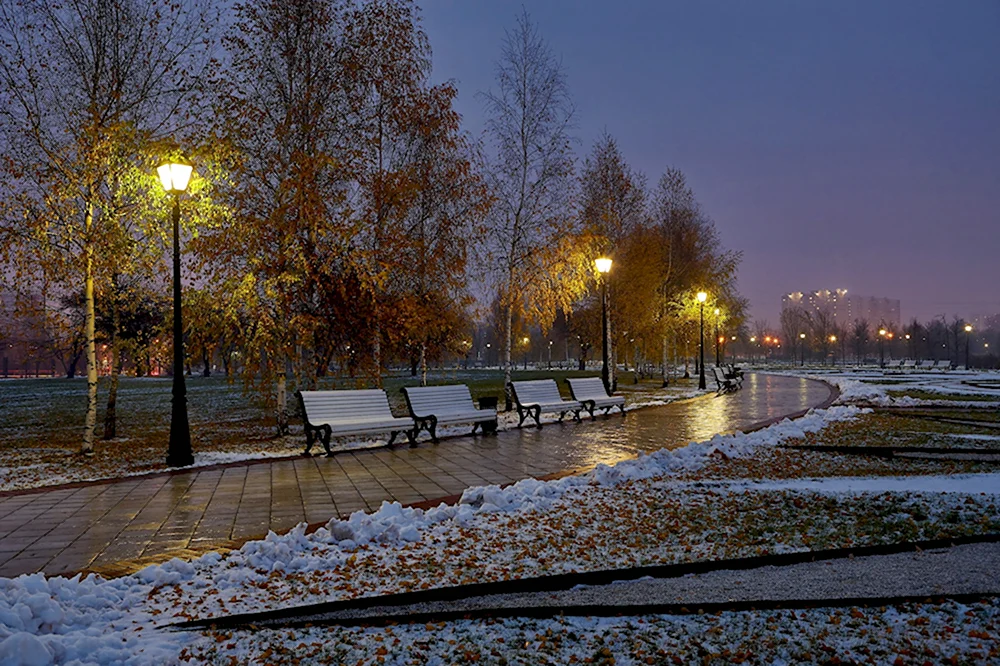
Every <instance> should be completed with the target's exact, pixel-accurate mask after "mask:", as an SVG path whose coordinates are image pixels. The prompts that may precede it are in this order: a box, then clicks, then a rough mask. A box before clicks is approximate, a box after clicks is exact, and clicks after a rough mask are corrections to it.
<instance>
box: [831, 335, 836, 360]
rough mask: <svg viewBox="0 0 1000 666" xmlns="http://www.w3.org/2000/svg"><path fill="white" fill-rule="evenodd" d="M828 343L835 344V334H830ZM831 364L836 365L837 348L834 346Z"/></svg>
mask: <svg viewBox="0 0 1000 666" xmlns="http://www.w3.org/2000/svg"><path fill="white" fill-rule="evenodd" d="M830 343H831V344H837V336H836V335H831V336H830ZM833 365H837V349H836V347H834V350H833Z"/></svg>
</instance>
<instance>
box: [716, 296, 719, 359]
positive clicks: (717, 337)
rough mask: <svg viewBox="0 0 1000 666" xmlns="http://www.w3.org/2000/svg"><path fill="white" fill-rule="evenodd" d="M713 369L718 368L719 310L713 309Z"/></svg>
mask: <svg viewBox="0 0 1000 666" xmlns="http://www.w3.org/2000/svg"><path fill="white" fill-rule="evenodd" d="M715 367H719V308H715Z"/></svg>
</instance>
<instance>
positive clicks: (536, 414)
mask: <svg viewBox="0 0 1000 666" xmlns="http://www.w3.org/2000/svg"><path fill="white" fill-rule="evenodd" d="M531 416H532V418H534V419H535V427H537V428H538V429H539V430H541V429H542V407H541V405H539V406H538V407H535V408H534V409H532V410H531Z"/></svg>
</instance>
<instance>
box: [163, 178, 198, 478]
mask: <svg viewBox="0 0 1000 666" xmlns="http://www.w3.org/2000/svg"><path fill="white" fill-rule="evenodd" d="M191 171H192V167H191V165H190V164H184V163H181V162H167V163H166V164H162V165H160V166H159V167H158V168H157V169H156V172H157V174H159V176H160V182H162V183H163V189H165V190H166V191H167V192H169V193H170V194H172V195H174V209H173V223H174V386H173V390H172V394H173V399H172V400H171V401H170V402H171V409H170V444H169V447H168V449H167V466H168V467H186V466H187V465H191V464H192V463H194V455H193V454H192V453H191V428H190V426H189V425H188V413H187V388H186V387H185V386H184V326H183V324H182V323H181V239H180V224H181V194H183V193H184V192H186V191H187V187H188V181H189V180H190V179H191Z"/></svg>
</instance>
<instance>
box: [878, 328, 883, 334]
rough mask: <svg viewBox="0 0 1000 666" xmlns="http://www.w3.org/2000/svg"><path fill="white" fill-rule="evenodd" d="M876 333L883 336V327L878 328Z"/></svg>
mask: <svg viewBox="0 0 1000 666" xmlns="http://www.w3.org/2000/svg"><path fill="white" fill-rule="evenodd" d="M878 334H879V335H882V336H884V335H885V329H884V328H880V329H878Z"/></svg>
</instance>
